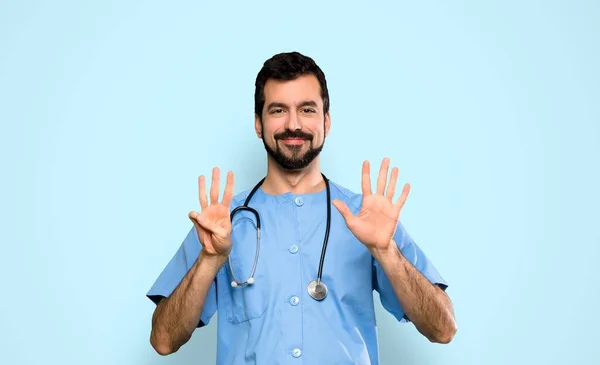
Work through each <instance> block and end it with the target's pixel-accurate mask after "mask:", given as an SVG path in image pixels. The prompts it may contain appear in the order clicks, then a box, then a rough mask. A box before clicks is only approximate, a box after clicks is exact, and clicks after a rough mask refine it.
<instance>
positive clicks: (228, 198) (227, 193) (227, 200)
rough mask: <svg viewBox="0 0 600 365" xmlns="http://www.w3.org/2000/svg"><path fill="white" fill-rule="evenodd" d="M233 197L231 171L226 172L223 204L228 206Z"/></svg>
mask: <svg viewBox="0 0 600 365" xmlns="http://www.w3.org/2000/svg"><path fill="white" fill-rule="evenodd" d="M232 197H233V172H231V171H229V172H228V173H227V183H226V184H225V192H224V193H223V205H225V206H227V207H228V206H229V205H230V204H231V199H232Z"/></svg>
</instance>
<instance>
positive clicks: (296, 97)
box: [264, 75, 322, 104]
mask: <svg viewBox="0 0 600 365" xmlns="http://www.w3.org/2000/svg"><path fill="white" fill-rule="evenodd" d="M264 95H265V104H268V103H270V102H281V103H289V104H294V103H297V102H303V101H307V100H312V101H315V102H317V103H322V100H321V86H320V85H319V80H318V79H317V77H316V76H315V75H303V76H300V77H298V78H296V79H294V80H288V81H283V80H273V79H269V80H267V82H266V83H265V88H264Z"/></svg>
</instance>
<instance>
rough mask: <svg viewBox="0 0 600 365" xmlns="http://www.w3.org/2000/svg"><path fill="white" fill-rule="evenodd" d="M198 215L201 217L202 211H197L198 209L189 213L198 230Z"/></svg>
mask: <svg viewBox="0 0 600 365" xmlns="http://www.w3.org/2000/svg"><path fill="white" fill-rule="evenodd" d="M198 217H200V213H198V212H196V211H191V212H190V213H189V214H188V218H190V220H191V221H192V223H193V224H194V226H195V227H196V231H197V230H198V228H199V227H200V224H199V223H198V221H197V219H198Z"/></svg>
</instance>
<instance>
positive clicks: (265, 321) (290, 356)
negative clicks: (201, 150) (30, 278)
mask: <svg viewBox="0 0 600 365" xmlns="http://www.w3.org/2000/svg"><path fill="white" fill-rule="evenodd" d="M330 184H331V199H332V200H333V199H340V200H342V201H344V202H345V203H346V205H347V206H348V207H349V208H350V209H351V210H352V212H353V213H354V214H356V213H358V211H359V210H360V207H361V203H362V195H361V194H355V193H353V192H351V191H349V190H348V189H346V188H344V187H341V186H339V185H338V184H336V183H334V182H331V181H330ZM249 192H250V190H247V191H244V192H242V193H240V194H238V195H236V196H235V197H234V198H233V201H232V204H231V210H233V209H234V208H235V207H237V206H239V205H242V204H244V200H245V199H246V197H247V196H248V194H249ZM326 202H327V195H326V191H325V189H324V190H323V191H321V192H318V193H313V194H292V193H286V194H282V195H277V196H274V195H269V194H266V193H265V192H264V191H263V190H262V189H261V188H259V189H258V190H257V191H256V193H255V194H254V196H253V197H252V199H251V201H250V203H249V206H251V207H253V208H255V209H256V210H257V211H258V212H259V214H260V219H261V242H260V255H259V259H258V265H257V268H256V273H255V280H256V281H255V283H254V284H253V285H250V286H246V287H235V288H234V287H232V286H231V281H232V277H231V274H230V273H229V269H228V264H227V263H226V264H225V265H224V266H223V267H222V268H221V270H220V271H219V272H218V274H217V276H216V277H215V280H214V282H213V284H212V286H211V288H210V291H209V293H208V297H207V299H206V303H205V305H204V310H203V312H202V314H201V318H200V319H201V323H200V324H199V327H202V326H204V325H206V324H208V323H209V322H210V320H211V318H212V317H213V315H214V314H215V313H216V312H217V311H218V312H219V315H218V316H217V320H218V322H217V337H218V340H217V364H235V365H242V364H371V365H376V364H379V358H378V343H377V328H376V320H375V311H374V296H373V290H376V291H377V292H378V293H379V297H380V300H381V303H382V305H383V307H384V308H385V309H386V310H387V311H388V312H389V313H391V314H392V315H393V316H394V317H395V318H396V320H398V321H400V322H408V318H406V317H405V315H404V312H403V310H402V308H401V306H400V304H399V302H398V300H397V299H396V295H395V293H394V290H393V288H392V286H391V284H390V282H389V281H388V279H387V277H386V276H385V274H384V272H383V269H381V267H380V266H379V265H378V263H377V261H376V260H374V259H373V257H372V256H371V254H370V253H369V251H368V250H367V249H366V247H365V246H364V245H363V244H362V243H361V242H360V241H358V240H357V239H356V237H354V235H353V234H352V232H350V230H349V229H348V228H347V227H346V223H345V221H344V219H343V217H342V216H341V215H340V213H339V212H338V210H337V209H336V208H335V207H334V206H333V205H332V206H331V215H332V216H331V229H330V234H329V243H328V245H327V253H326V256H325V262H324V265H323V282H324V283H325V284H326V285H327V286H328V289H329V293H328V295H327V297H326V298H325V299H324V300H322V301H316V300H314V299H312V298H311V297H310V296H309V295H308V292H307V289H306V288H307V285H308V283H309V282H310V281H312V280H314V279H316V278H317V272H318V267H319V259H320V256H321V248H322V244H323V238H324V235H325V227H326V221H327V207H326ZM253 217H254V216H253V215H252V213H250V212H246V211H241V212H238V213H237V214H236V215H235V218H234V221H233V224H232V233H231V234H232V242H233V247H232V251H231V261H232V266H233V269H234V272H235V275H236V277H237V278H238V280H240V281H244V280H246V279H247V278H248V277H249V275H250V272H251V270H252V265H253V261H254V255H255V250H256V230H255V222H254V218H253ZM394 239H395V241H396V242H397V244H398V246H399V248H400V250H401V252H402V254H403V255H404V256H405V257H406V258H407V259H408V260H409V261H410V262H411V263H412V264H413V265H414V266H415V267H416V268H417V269H418V270H419V271H420V272H421V273H422V274H423V275H424V276H425V277H426V278H427V279H428V280H429V281H430V282H431V283H434V284H437V285H439V286H441V287H442V288H443V289H445V288H446V287H447V284H446V282H445V281H444V279H443V278H442V277H441V276H440V274H439V273H438V272H437V270H436V269H435V267H434V266H433V265H432V263H431V262H430V261H429V260H428V259H427V257H426V256H425V254H424V253H423V251H422V250H421V249H420V248H419V247H418V246H417V245H416V244H415V242H414V241H413V240H412V239H411V238H410V236H409V235H408V234H407V232H406V230H405V229H404V227H403V226H402V224H400V223H398V228H397V229H396V233H395V235H394ZM200 250H201V244H200V242H199V240H198V235H197V233H196V230H195V228H192V229H191V230H190V232H189V233H188V235H187V237H186V238H185V240H184V241H183V243H182V244H181V246H180V248H179V250H178V251H177V252H176V253H175V256H174V257H173V258H172V259H171V261H170V262H169V263H168V264H167V266H166V267H165V268H164V270H163V271H162V273H161V274H160V275H159V277H158V279H157V280H156V282H155V283H154V285H153V286H152V288H151V289H150V291H149V292H148V293H147V296H148V298H150V299H151V300H153V301H154V302H155V303H158V301H159V300H160V299H161V298H163V297H167V296H169V295H170V294H171V293H172V292H173V290H175V288H176V287H177V285H178V284H179V283H180V281H181V280H182V278H183V277H184V276H185V274H186V273H187V272H188V270H189V269H190V268H191V267H192V266H193V264H194V262H195V261H196V258H197V257H198V255H199V253H200Z"/></svg>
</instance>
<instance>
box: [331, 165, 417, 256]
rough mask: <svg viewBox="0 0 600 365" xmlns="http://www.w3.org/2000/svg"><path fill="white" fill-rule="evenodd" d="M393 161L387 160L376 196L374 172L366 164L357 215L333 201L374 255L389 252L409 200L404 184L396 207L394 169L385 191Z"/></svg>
mask: <svg viewBox="0 0 600 365" xmlns="http://www.w3.org/2000/svg"><path fill="white" fill-rule="evenodd" d="M389 166H390V159H389V158H387V157H386V158H384V159H383V162H382V163H381V168H380V169H379V177H378V178H377V191H376V193H375V194H373V193H372V191H371V172H370V167H369V161H365V162H364V163H363V166H362V193H363V200H362V207H361V209H360V212H359V213H358V215H354V214H352V212H351V211H350V209H349V208H348V206H347V205H346V204H345V203H344V202H342V201H341V200H337V199H336V200H334V201H333V202H332V203H333V205H334V206H335V207H336V208H337V209H338V210H339V212H340V214H341V215H342V216H343V217H344V220H345V221H346V225H347V226H348V229H350V231H351V232H352V233H353V234H354V236H356V238H358V240H360V241H361V242H362V243H363V244H365V245H366V246H367V248H368V249H369V250H370V251H371V252H373V250H375V251H382V250H386V249H387V248H389V245H390V243H391V241H392V237H393V236H394V233H395V232H396V227H397V224H398V220H399V219H400V210H401V209H402V207H403V206H404V202H405V201H406V198H407V197H408V193H409V191H410V185H409V184H405V185H404V188H403V189H402V195H401V196H400V198H398V200H397V201H396V202H395V203H393V202H392V199H393V198H394V193H395V190H396V181H397V180H398V168H397V167H394V168H393V169H392V174H391V177H390V182H389V185H388V186H387V190H386V183H387V176H388V170H389Z"/></svg>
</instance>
